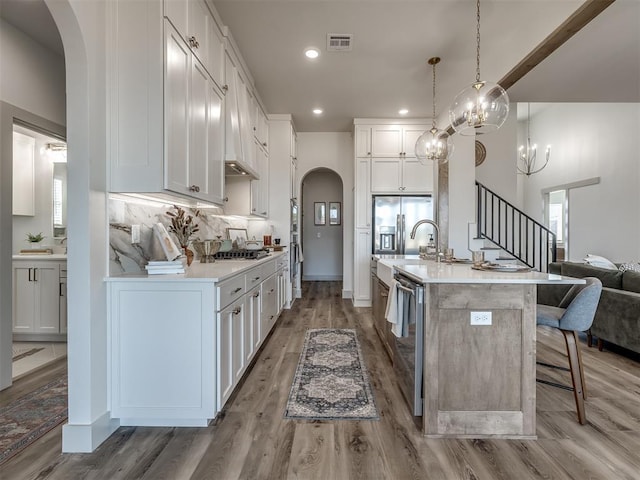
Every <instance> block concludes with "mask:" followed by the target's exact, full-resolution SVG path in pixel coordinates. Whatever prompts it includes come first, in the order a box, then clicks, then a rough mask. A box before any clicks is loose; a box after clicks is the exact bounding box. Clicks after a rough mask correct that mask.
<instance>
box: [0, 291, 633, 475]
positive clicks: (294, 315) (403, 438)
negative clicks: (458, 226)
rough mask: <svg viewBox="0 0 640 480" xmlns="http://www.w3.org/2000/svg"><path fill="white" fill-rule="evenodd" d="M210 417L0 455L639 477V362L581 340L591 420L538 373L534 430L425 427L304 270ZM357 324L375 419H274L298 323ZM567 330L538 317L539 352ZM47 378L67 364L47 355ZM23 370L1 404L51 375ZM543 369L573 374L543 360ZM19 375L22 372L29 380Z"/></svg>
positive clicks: (347, 312)
mask: <svg viewBox="0 0 640 480" xmlns="http://www.w3.org/2000/svg"><path fill="white" fill-rule="evenodd" d="M303 285H304V288H303V298H302V299H298V300H297V301H296V302H295V304H294V307H293V308H292V309H291V310H289V311H285V312H284V313H283V314H282V316H281V317H280V320H279V322H278V324H277V326H276V328H275V330H274V332H273V334H272V335H271V337H270V338H269V339H268V341H267V343H266V344H265V346H264V348H263V350H262V351H261V352H260V354H259V357H258V358H257V361H256V363H255V366H254V368H253V369H252V370H251V371H250V372H249V374H248V375H247V376H246V378H245V381H244V383H243V384H242V386H241V387H239V388H238V390H237V391H236V393H235V394H234V396H233V397H232V398H231V399H230V401H229V404H228V405H227V407H226V408H225V410H224V411H223V412H222V414H221V415H220V417H219V418H218V419H217V420H216V421H215V422H214V424H213V425H212V426H210V427H207V428H141V427H139V428H133V427H123V428H120V429H119V430H118V431H117V432H116V433H115V434H114V435H113V436H112V437H111V438H109V439H108V440H107V441H106V442H105V443H104V444H103V445H101V446H100V447H99V448H98V450H97V451H96V452H94V453H92V454H60V453H59V452H60V449H61V428H60V427H58V428H56V429H55V430H53V431H52V432H50V433H49V434H47V435H46V436H45V437H43V438H42V439H40V440H39V441H38V442H37V443H36V444H35V445H33V446H31V447H29V448H27V449H26V450H25V451H24V452H23V453H21V454H20V455H19V456H17V457H15V458H14V459H12V460H11V461H9V462H8V463H7V464H5V465H4V466H2V467H0V478H1V479H3V480H4V479H12V480H14V479H65V480H66V479H109V480H115V479H153V480H162V479H167V480H183V479H185V480H186V479H211V480H231V479H237V478H242V479H298V478H300V479H311V478H314V479H323V480H324V479H338V480H342V479H367V480H376V479H394V480H395V479H429V480H431V479H480V480H484V479H487V480H493V479H509V480H515V479H517V480H521V479H538V478H540V479H543V478H544V479H551V478H553V479H586V478H589V479H603V480H605V479H606V480H612V479H634V480H638V479H640V364H639V363H638V362H637V361H634V360H631V359H629V358H625V357H622V356H619V355H616V354H615V353H611V352H608V351H604V352H598V351H597V349H595V348H590V349H589V348H586V346H585V345H584V343H581V348H582V351H583V360H584V364H585V368H586V383H587V388H588V393H589V397H588V399H587V402H586V410H587V421H588V424H587V425H584V426H581V425H580V424H578V422H577V418H576V413H575V404H574V402H573V396H572V393H571V392H569V391H565V390H561V389H557V388H553V387H549V386H546V385H542V384H538V386H537V395H538V401H537V434H538V440H536V441H516V440H434V439H430V440H427V439H424V438H423V437H421V435H420V433H419V431H418V429H417V428H416V426H415V425H414V423H413V420H412V417H410V415H409V413H408V409H407V407H406V405H405V403H404V400H403V398H402V397H401V395H400V393H399V390H398V387H397V384H396V382H395V379H394V376H393V370H392V367H391V364H390V362H389V359H388V357H387V356H386V353H385V352H384V350H383V349H382V346H381V344H380V341H379V339H378V337H377V336H376V333H375V331H374V330H373V327H372V318H371V311H370V309H364V308H361V309H356V308H353V307H352V306H351V302H350V301H349V300H343V299H342V298H340V292H341V284H340V283H339V282H309V283H304V284H303ZM324 327H335V328H355V329H356V330H357V331H358V336H359V340H360V343H361V346H362V350H363V355H364V358H365V363H366V365H367V368H368V370H369V374H370V378H371V381H372V384H373V389H374V395H375V399H376V403H377V406H378V409H379V414H380V420H379V421H293V420H285V419H283V412H284V408H285V403H286V400H287V396H288V393H289V388H290V385H291V380H292V377H293V373H294V370H295V367H296V364H297V361H298V356H299V354H300V351H301V349H302V342H303V337H304V332H305V330H306V329H307V328H324ZM562 342H563V340H562V335H561V334H560V333H559V332H554V331H552V330H547V329H543V328H539V329H538V352H537V355H538V359H539V360H541V361H547V362H550V363H563V362H564V358H563V352H564V345H563V343H562ZM51 368H52V370H53V371H51V372H50V375H49V378H50V377H51V376H53V375H55V374H56V372H60V371H61V369H62V368H63V367H61V366H60V365H55V366H53V367H51ZM43 372H44V371H40V372H37V374H36V375H37V377H36V378H34V379H29V378H25V379H23V383H19V384H18V385H17V386H16V387H15V389H14V388H12V389H10V390H13V392H6V391H5V392H3V393H0V405H3V404H6V403H7V402H9V401H10V400H11V399H12V398H15V396H16V395H19V394H20V392H24V391H28V390H29V388H35V386H37V384H38V383H39V382H45V381H46V380H47V378H46V376H45V374H44V373H43ZM538 375H539V376H541V377H542V376H545V377H546V378H549V379H555V380H563V381H564V382H569V381H570V380H569V378H567V375H568V374H567V373H565V372H560V371H548V370H547V369H543V368H542V367H541V368H540V369H539V371H538ZM27 382H28V383H27Z"/></svg>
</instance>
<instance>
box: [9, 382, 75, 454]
mask: <svg viewBox="0 0 640 480" xmlns="http://www.w3.org/2000/svg"><path fill="white" fill-rule="evenodd" d="M66 418H67V377H66V375H65V376H64V377H61V378H59V379H57V380H54V381H53V382H51V383H48V384H47V385H44V386H42V387H40V388H38V389H37V390H34V391H33V392H31V393H29V394H27V395H25V396H24V397H22V398H19V399H18V400H15V401H13V402H11V403H10V404H9V405H7V406H6V407H0V465H2V464H3V463H4V462H5V461H7V460H9V459H10V458H11V457H13V456H14V455H16V454H17V453H19V452H21V451H22V450H23V449H24V448H26V447H27V446H29V445H31V444H32V443H33V442H35V441H36V440H37V439H39V438H40V437H42V436H43V435H44V434H45V433H47V432H48V431H49V430H51V429H52V428H54V427H56V426H57V425H59V424H60V423H62V422H63V421H64V420H66Z"/></svg>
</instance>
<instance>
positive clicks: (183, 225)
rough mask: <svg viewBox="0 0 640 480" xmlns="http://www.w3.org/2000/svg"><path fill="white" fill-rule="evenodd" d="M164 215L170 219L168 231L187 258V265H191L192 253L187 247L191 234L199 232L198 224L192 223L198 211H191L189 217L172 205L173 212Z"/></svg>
mask: <svg viewBox="0 0 640 480" xmlns="http://www.w3.org/2000/svg"><path fill="white" fill-rule="evenodd" d="M166 213H167V215H169V218H170V219H171V225H169V228H168V230H169V231H170V232H171V233H173V234H174V235H175V236H176V239H177V240H178V243H179V244H180V247H182V250H183V251H184V253H185V255H186V256H187V265H191V262H192V261H193V252H192V251H191V250H189V248H188V247H189V241H190V240H191V237H192V236H193V234H194V233H196V232H198V231H199V230H200V228H199V227H198V224H197V223H195V222H194V218H196V217H199V216H200V210H197V209H196V210H194V211H193V215H190V214H188V213H187V212H186V210H185V209H184V208H182V207H179V206H178V205H174V206H173V211H169V212H166Z"/></svg>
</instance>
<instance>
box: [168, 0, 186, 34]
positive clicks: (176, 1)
mask: <svg viewBox="0 0 640 480" xmlns="http://www.w3.org/2000/svg"><path fill="white" fill-rule="evenodd" d="M164 16H165V17H167V18H168V19H169V20H170V21H171V23H172V24H173V26H174V27H175V28H176V30H177V31H178V32H180V35H181V36H182V35H186V33H187V20H188V2H187V0H164Z"/></svg>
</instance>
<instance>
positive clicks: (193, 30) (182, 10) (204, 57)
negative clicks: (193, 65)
mask: <svg viewBox="0 0 640 480" xmlns="http://www.w3.org/2000/svg"><path fill="white" fill-rule="evenodd" d="M164 13H165V16H166V17H167V18H168V19H169V21H170V22H171V23H172V24H173V26H174V27H175V29H176V30H177V31H178V33H179V34H180V37H181V38H182V39H183V40H184V42H185V43H186V44H187V45H188V46H189V48H190V49H191V51H192V52H193V54H194V55H195V56H196V57H197V58H198V60H200V63H202V65H203V66H204V68H205V70H206V71H207V72H208V74H209V75H210V76H211V78H213V80H215V82H216V83H217V84H218V86H219V87H222V85H223V79H224V76H223V68H224V37H223V35H222V32H221V30H220V28H219V27H218V25H217V23H216V22H215V19H214V16H213V14H212V13H211V10H209V7H208V5H207V3H206V2H205V0H165V2H164Z"/></svg>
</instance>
